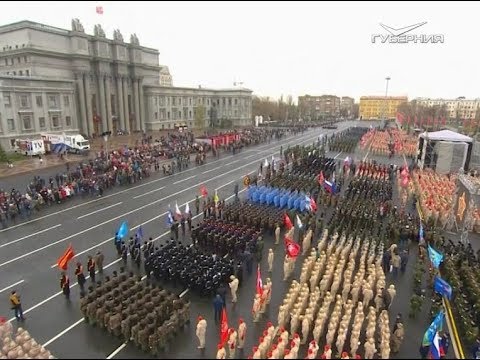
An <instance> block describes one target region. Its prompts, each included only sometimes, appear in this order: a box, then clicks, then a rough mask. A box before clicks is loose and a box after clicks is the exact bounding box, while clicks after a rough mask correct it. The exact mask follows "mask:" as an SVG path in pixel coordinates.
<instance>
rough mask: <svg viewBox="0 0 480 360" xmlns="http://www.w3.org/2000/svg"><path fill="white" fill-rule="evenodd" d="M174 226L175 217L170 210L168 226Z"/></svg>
mask: <svg viewBox="0 0 480 360" xmlns="http://www.w3.org/2000/svg"><path fill="white" fill-rule="evenodd" d="M172 224H173V215H172V211H171V210H169V211H168V213H167V225H168V226H172Z"/></svg>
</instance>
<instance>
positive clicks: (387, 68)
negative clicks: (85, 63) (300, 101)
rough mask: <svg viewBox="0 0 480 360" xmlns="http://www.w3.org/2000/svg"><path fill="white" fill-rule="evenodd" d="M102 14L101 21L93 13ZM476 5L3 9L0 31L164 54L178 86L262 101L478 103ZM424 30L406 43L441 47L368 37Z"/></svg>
mask: <svg viewBox="0 0 480 360" xmlns="http://www.w3.org/2000/svg"><path fill="white" fill-rule="evenodd" d="M97 5H102V6H103V10H104V14H103V15H97V14H96V12H95V7H96V6H97ZM479 14H480V4H478V3H477V4H473V3H467V2H464V3H461V2H445V3H443V2H442V3H440V2H437V3H427V2H425V3H419V2H415V3H413V2H412V3H388V4H387V3H385V4H382V3H377V2H365V3H348V2H345V3H321V4H320V3H319V4H315V3H300V2H290V3H288V2H285V3H284V2H281V3H275V2H268V3H261V2H260V3H259V2H255V3H253V2H252V3H247V2H245V3H234V2H232V3H230V2H228V3H221V2H220V3H219V2H204V3H188V2H185V3H177V2H172V3H168V2H158V3H153V2H152V3H146V2H141V1H135V2H108V1H103V2H87V1H85V2H48V1H42V2H35V3H30V2H27V1H24V2H18V3H17V2H1V3H0V24H8V23H11V22H15V21H19V20H24V19H28V20H32V21H37V22H42V23H45V24H49V25H52V26H57V27H61V28H66V29H70V28H71V19H72V18H74V17H78V18H79V19H80V21H81V23H82V24H83V26H84V28H85V30H86V32H87V33H90V34H93V26H94V24H97V23H99V24H101V25H102V26H103V28H104V30H105V32H106V34H107V37H108V38H112V37H113V29H116V28H118V29H120V31H121V32H122V34H123V36H124V39H125V40H127V41H129V39H130V34H131V33H133V32H135V33H136V34H137V36H138V38H139V40H140V44H141V45H145V46H148V47H152V48H156V49H158V50H159V51H160V63H161V64H165V65H168V66H169V68H170V72H171V74H172V76H173V82H174V85H178V86H194V87H196V86H198V85H199V84H201V85H202V86H204V87H220V88H224V87H232V85H233V82H234V81H237V82H243V83H244V85H243V86H245V87H248V88H250V89H252V90H253V91H254V93H255V94H258V95H262V96H271V97H279V96H280V95H281V94H284V95H288V94H291V95H293V96H294V98H295V99H296V97H297V96H299V95H303V94H306V93H307V94H311V95H321V94H335V95H338V96H353V97H355V98H356V99H357V100H358V98H359V97H360V96H362V95H384V94H385V77H386V76H390V77H391V81H390V84H389V95H408V96H409V98H414V97H417V96H425V97H443V98H453V97H458V96H466V97H467V98H475V97H480V60H479V59H480V46H479V37H478V35H479V31H478V19H479ZM425 21H426V22H427V24H426V25H424V26H422V27H420V28H418V29H416V30H413V31H412V32H411V33H410V34H443V35H444V37H445V42H444V44H373V43H372V41H371V36H372V34H387V32H386V31H385V30H384V29H382V28H381V27H380V26H379V23H380V22H382V23H384V24H386V25H389V26H391V27H394V28H401V27H405V26H408V25H412V24H416V23H420V22H425Z"/></svg>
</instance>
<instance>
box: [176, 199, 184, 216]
mask: <svg viewBox="0 0 480 360" xmlns="http://www.w3.org/2000/svg"><path fill="white" fill-rule="evenodd" d="M175 215H176V216H177V217H181V216H182V212H181V211H180V208H179V207H178V204H177V202H176V201H175Z"/></svg>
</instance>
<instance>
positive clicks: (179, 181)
mask: <svg viewBox="0 0 480 360" xmlns="http://www.w3.org/2000/svg"><path fill="white" fill-rule="evenodd" d="M194 177H196V175H192V176H189V177H187V178H185V179H182V180H178V181H175V182H174V183H173V185H175V184H180V183H182V182H184V181H187V180H190V179H193V178H194Z"/></svg>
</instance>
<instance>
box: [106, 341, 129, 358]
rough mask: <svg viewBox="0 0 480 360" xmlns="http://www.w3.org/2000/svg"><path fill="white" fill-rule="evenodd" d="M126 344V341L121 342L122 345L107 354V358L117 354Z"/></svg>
mask: <svg viewBox="0 0 480 360" xmlns="http://www.w3.org/2000/svg"><path fill="white" fill-rule="evenodd" d="M125 346H127V343H126V342H125V343H123V344H122V345H120V346H119V347H118V348H117V349H116V350H115V351H114V352H112V353H111V354H110V355H108V356H107V359H113V358H114V357H115V355H117V354H118V353H119V352H120V351H122V350H123V348H124V347H125Z"/></svg>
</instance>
